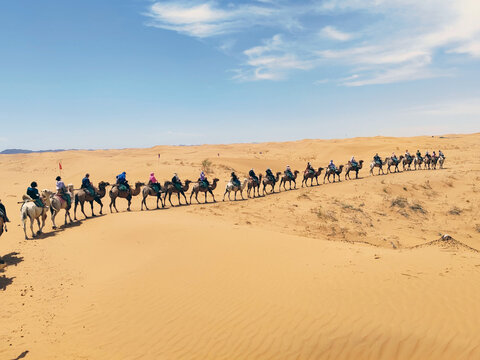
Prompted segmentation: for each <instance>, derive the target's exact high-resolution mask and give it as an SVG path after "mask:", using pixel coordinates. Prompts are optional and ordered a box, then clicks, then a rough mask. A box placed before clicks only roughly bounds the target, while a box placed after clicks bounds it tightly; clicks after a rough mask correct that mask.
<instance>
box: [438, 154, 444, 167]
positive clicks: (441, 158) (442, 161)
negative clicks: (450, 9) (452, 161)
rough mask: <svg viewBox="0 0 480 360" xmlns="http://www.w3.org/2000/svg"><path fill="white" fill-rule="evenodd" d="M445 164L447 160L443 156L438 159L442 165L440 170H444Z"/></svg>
mask: <svg viewBox="0 0 480 360" xmlns="http://www.w3.org/2000/svg"><path fill="white" fill-rule="evenodd" d="M444 162H445V158H444V157H443V156H440V157H439V158H438V165H440V169H443V163H444Z"/></svg>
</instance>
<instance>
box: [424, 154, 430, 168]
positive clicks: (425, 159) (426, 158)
mask: <svg viewBox="0 0 480 360" xmlns="http://www.w3.org/2000/svg"><path fill="white" fill-rule="evenodd" d="M431 162H432V158H431V157H428V156H425V157H424V158H423V168H424V169H425V170H427V169H428V170H430V164H431Z"/></svg>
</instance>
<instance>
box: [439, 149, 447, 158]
mask: <svg viewBox="0 0 480 360" xmlns="http://www.w3.org/2000/svg"><path fill="white" fill-rule="evenodd" d="M438 156H439V157H442V158H444V159H445V155H443V152H442V150H438Z"/></svg>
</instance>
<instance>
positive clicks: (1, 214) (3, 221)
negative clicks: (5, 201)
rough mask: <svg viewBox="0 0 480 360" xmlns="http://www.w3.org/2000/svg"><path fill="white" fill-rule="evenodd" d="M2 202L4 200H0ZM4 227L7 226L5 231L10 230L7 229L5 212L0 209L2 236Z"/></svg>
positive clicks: (0, 231) (0, 232)
mask: <svg viewBox="0 0 480 360" xmlns="http://www.w3.org/2000/svg"><path fill="white" fill-rule="evenodd" d="M1 203H2V201H1V200H0V204H1ZM5 211H6V210H5ZM4 228H5V232H7V231H8V230H7V223H6V222H5V219H4V218H3V212H2V211H1V210H0V236H2V234H3V229H4ZM0 259H1V258H0Z"/></svg>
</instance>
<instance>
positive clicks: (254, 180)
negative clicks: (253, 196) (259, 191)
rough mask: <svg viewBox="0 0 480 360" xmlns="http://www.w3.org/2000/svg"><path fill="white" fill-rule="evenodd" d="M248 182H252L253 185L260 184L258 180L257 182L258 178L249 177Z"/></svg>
mask: <svg viewBox="0 0 480 360" xmlns="http://www.w3.org/2000/svg"><path fill="white" fill-rule="evenodd" d="M250 180H252V181H253V183H254V184H260V180H258V178H254V177H253V176H250Z"/></svg>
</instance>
